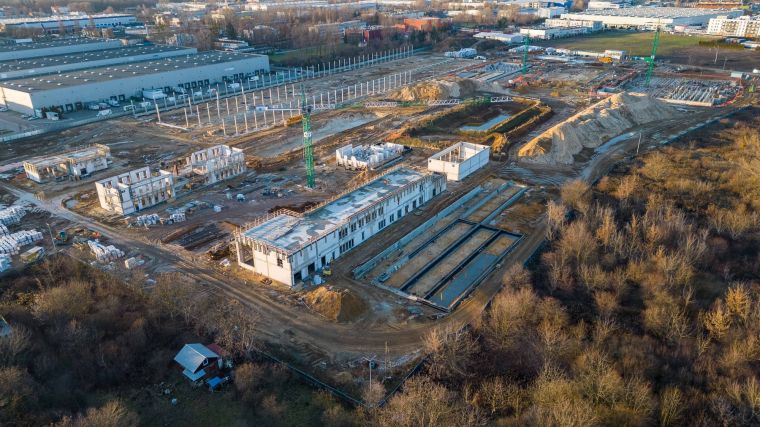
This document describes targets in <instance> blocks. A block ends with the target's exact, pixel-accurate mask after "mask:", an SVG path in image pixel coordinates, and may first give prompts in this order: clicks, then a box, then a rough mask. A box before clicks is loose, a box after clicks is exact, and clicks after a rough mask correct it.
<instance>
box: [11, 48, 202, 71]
mask: <svg viewBox="0 0 760 427" xmlns="http://www.w3.org/2000/svg"><path fill="white" fill-rule="evenodd" d="M180 51H187V53H188V54H191V53H194V52H195V49H190V48H186V47H178V46H167V45H147V46H130V47H122V48H120V49H107V50H97V51H90V52H77V53H67V54H63V55H52V56H45V57H41V58H28V59H18V60H12V61H1V62H0V77H2V73H6V72H10V71H19V70H34V69H37V68H43V67H55V66H61V65H66V64H81V63H84V65H85V66H83V67H82V68H88V67H86V63H87V62H90V61H101V60H105V59H113V58H123V59H124V62H133V59H131V58H130V57H133V56H136V55H150V54H156V55H158V54H160V53H163V52H180ZM143 60H144V59H143Z"/></svg>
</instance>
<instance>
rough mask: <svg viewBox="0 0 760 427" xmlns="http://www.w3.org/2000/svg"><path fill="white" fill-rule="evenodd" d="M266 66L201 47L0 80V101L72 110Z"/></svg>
mask: <svg viewBox="0 0 760 427" xmlns="http://www.w3.org/2000/svg"><path fill="white" fill-rule="evenodd" d="M268 71H269V57H267V56H266V55H254V54H242V53H233V52H219V51H213V52H204V53H199V54H195V55H187V56H177V57H170V58H162V59H159V60H152V61H141V62H133V63H129V64H123V65H112V66H108V67H98V68H92V69H89V70H79V71H71V72H68V73H65V74H63V73H62V74H54V75H44V76H38V77H28V78H20V79H12V80H6V81H3V82H0V105H2V106H5V107H7V108H9V109H11V110H14V111H18V112H20V113H24V114H36V115H41V114H40V112H41V110H42V109H43V108H48V109H54V108H57V109H60V110H61V111H63V112H72V111H76V110H81V109H83V108H85V106H86V105H87V103H88V102H98V101H102V100H109V99H111V100H115V101H128V100H129V99H130V98H132V97H140V96H141V95H142V91H143V90H148V89H159V90H164V91H166V92H169V91H171V90H173V88H176V87H183V88H185V89H188V90H189V89H191V88H197V87H208V86H210V85H213V84H215V83H223V82H227V81H242V80H245V79H247V78H248V77H249V76H252V75H254V74H256V73H262V72H268Z"/></svg>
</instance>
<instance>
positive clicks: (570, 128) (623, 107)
mask: <svg viewBox="0 0 760 427" xmlns="http://www.w3.org/2000/svg"><path fill="white" fill-rule="evenodd" d="M677 114H678V113H677V112H676V110H675V109H673V108H672V107H670V106H669V105H667V104H665V103H664V102H662V101H658V100H656V99H654V98H652V97H650V96H647V95H645V94H633V93H619V94H616V95H613V96H611V97H609V98H606V99H604V100H602V101H599V102H597V103H596V104H594V105H592V106H590V107H588V108H586V109H585V110H583V111H581V112H580V113H578V114H576V115H574V116H572V117H570V118H569V119H567V120H565V121H564V122H562V123H559V124H557V125H556V126H553V127H552V128H550V129H548V130H547V131H546V132H544V133H542V134H541V135H539V136H537V137H536V138H534V139H533V140H531V141H530V142H528V143H527V144H525V146H524V147H522V148H521V149H520V151H519V152H518V155H519V156H520V157H521V158H523V159H524V160H527V161H530V162H535V163H544V164H549V165H553V164H572V163H573V161H574V156H575V155H576V154H578V153H580V152H581V150H583V149H584V148H597V147H599V146H600V145H602V144H604V143H605V142H607V141H608V140H610V139H612V138H614V137H616V136H618V135H621V134H623V133H625V132H626V130H628V129H631V128H633V127H635V126H639V125H643V124H647V123H650V122H653V121H655V120H662V119H668V118H672V117H674V116H676V115H677Z"/></svg>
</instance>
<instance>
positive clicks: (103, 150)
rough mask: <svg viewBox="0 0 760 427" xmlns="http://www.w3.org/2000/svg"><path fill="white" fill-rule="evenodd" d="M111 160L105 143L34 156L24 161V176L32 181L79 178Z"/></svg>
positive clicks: (104, 166)
mask: <svg viewBox="0 0 760 427" xmlns="http://www.w3.org/2000/svg"><path fill="white" fill-rule="evenodd" d="M110 162H111V149H110V148H108V147H107V146H105V145H101V144H92V145H90V146H88V147H84V148H80V149H77V150H72V151H68V152H65V153H61V154H56V155H53V156H40V157H34V158H31V159H29V160H26V161H25V162H24V172H26V177H27V178H29V179H31V180H32V181H34V182H39V183H43V182H47V181H50V180H54V179H58V178H64V179H72V180H74V179H79V178H82V177H84V176H87V175H89V174H91V173H93V172H96V171H99V170H103V169H106V168H107V167H108V164H109V163H110Z"/></svg>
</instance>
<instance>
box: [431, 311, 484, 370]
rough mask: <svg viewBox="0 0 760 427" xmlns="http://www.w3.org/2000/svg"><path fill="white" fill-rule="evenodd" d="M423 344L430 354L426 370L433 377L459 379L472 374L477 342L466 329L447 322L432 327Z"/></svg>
mask: <svg viewBox="0 0 760 427" xmlns="http://www.w3.org/2000/svg"><path fill="white" fill-rule="evenodd" d="M423 345H424V347H425V351H426V352H428V353H429V354H430V357H431V360H430V363H429V365H428V371H429V372H430V374H431V375H432V376H433V377H434V378H456V379H461V378H464V377H468V376H471V375H472V374H471V372H470V369H471V366H472V363H473V362H474V360H473V355H474V354H475V353H476V352H477V351H478V343H477V341H476V340H475V338H474V337H473V336H472V334H471V333H469V332H468V331H466V330H464V329H463V328H461V327H459V326H458V325H455V324H453V323H449V324H448V325H446V326H445V327H443V328H434V329H432V330H431V331H430V332H429V333H428V334H427V335H426V336H425V338H424V340H423Z"/></svg>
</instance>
